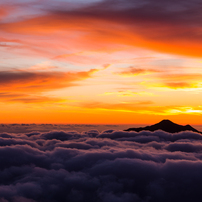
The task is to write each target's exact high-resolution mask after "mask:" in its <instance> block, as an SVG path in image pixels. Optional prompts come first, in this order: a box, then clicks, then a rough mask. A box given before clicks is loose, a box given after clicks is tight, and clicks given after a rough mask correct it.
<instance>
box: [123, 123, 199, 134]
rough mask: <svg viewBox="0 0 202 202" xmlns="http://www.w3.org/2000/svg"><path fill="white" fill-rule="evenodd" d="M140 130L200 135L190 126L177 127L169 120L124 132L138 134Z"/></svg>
mask: <svg viewBox="0 0 202 202" xmlns="http://www.w3.org/2000/svg"><path fill="white" fill-rule="evenodd" d="M142 130H149V131H152V132H153V131H155V130H163V131H166V132H169V133H178V132H181V131H187V130H188V131H193V132H197V133H201V134H202V132H200V131H198V130H196V129H195V128H193V127H192V126H190V125H185V126H183V125H179V124H176V123H173V122H172V121H170V120H167V119H165V120H162V121H161V122H159V123H157V124H154V125H151V126H146V127H140V128H129V129H127V130H124V131H136V132H140V131H142Z"/></svg>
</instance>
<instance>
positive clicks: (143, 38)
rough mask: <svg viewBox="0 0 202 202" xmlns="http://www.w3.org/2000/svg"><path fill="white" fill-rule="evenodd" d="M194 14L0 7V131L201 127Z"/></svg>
mask: <svg viewBox="0 0 202 202" xmlns="http://www.w3.org/2000/svg"><path fill="white" fill-rule="evenodd" d="M199 8H200V7H199V6H198V5H197V3H196V2H195V3H192V2H191V1H190V2H189V4H188V2H187V1H186V2H185V1H182V0H181V1H177V2H175V1H170V2H162V1H160V0H153V1H151V0H149V1H141V3H140V2H137V1H135V0H134V1H131V0H125V1H123V0H120V1H118V2H117V1H116V3H115V0H105V1H103V0H99V1H98V0H88V1H82V0H80V1H79V0H76V1H74V2H73V1H70V0H59V1H55V0H50V1H47V0H44V1H28V0H17V1H14V0H13V2H12V1H9V2H7V1H4V0H3V1H2V2H1V3H0V53H1V54H0V106H1V116H0V122H1V123H91V124H93V123H96V124H133V123H134V124H136V123H137V124H140V123H141V124H147V123H154V122H157V121H160V120H162V119H165V118H166V119H171V120H173V121H175V122H178V123H181V124H187V123H189V124H202V117H201V113H202V104H201V100H202V94H201V91H202V41H201V34H200V33H201V19H202V16H201V15H202V14H201V11H200V9H199Z"/></svg>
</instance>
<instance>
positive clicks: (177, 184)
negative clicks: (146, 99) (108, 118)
mask: <svg viewBox="0 0 202 202" xmlns="http://www.w3.org/2000/svg"><path fill="white" fill-rule="evenodd" d="M201 185H202V136H201V134H198V133H194V132H189V131H186V132H180V133H175V134H170V133H167V132H163V131H160V130H159V131H155V132H149V131H142V132H139V133H137V132H124V131H116V130H107V131H103V132H99V131H97V130H90V131H88V132H81V133H79V132H75V131H74V132H65V131H50V132H31V133H18V134H15V133H1V134H0V202H8V201H9V202H67V201H68V202H76V201H80V202H162V201H163V202H171V201H172V202H175V201H176V202H179V201H183V202H185V201H194V202H197V201H202V194H201V193H202V192H201Z"/></svg>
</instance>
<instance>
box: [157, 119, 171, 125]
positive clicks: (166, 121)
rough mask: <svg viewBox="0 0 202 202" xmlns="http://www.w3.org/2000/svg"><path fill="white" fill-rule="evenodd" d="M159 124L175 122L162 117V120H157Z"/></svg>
mask: <svg viewBox="0 0 202 202" xmlns="http://www.w3.org/2000/svg"><path fill="white" fill-rule="evenodd" d="M159 124H175V123H173V122H172V121H170V120H169V119H163V120H162V121H160V122H159Z"/></svg>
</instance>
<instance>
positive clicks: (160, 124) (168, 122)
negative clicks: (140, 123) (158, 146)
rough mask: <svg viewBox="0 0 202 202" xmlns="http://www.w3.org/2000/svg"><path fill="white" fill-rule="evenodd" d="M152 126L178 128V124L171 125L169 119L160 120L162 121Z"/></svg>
mask: <svg viewBox="0 0 202 202" xmlns="http://www.w3.org/2000/svg"><path fill="white" fill-rule="evenodd" d="M154 125H156V126H162V127H164V126H169V127H170V126H179V125H178V124H176V123H173V122H172V121H170V120H169V119H164V120H162V121H160V122H159V123H156V124H154Z"/></svg>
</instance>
